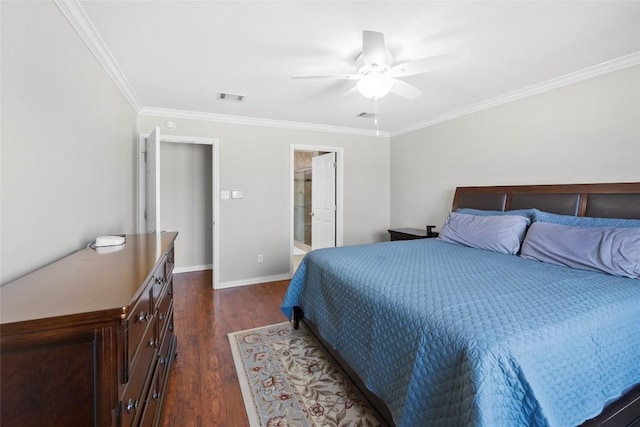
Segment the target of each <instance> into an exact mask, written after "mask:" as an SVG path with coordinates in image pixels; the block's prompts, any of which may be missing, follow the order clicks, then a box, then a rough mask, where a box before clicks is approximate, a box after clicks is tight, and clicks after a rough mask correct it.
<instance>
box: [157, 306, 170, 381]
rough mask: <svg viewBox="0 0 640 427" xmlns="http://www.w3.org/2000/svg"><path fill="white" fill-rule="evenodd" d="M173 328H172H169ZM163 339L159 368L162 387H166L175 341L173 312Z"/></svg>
mask: <svg viewBox="0 0 640 427" xmlns="http://www.w3.org/2000/svg"><path fill="white" fill-rule="evenodd" d="M169 326H171V327H169ZM164 332H165V333H164V336H163V338H162V347H160V353H159V355H158V367H157V368H156V369H157V370H158V371H159V375H160V377H159V379H160V386H161V387H162V386H164V382H165V378H166V376H167V374H168V372H169V364H170V362H171V357H173V355H172V354H171V351H172V348H171V346H172V339H173V310H171V312H170V313H169V316H168V318H167V329H166V330H165V331H164Z"/></svg>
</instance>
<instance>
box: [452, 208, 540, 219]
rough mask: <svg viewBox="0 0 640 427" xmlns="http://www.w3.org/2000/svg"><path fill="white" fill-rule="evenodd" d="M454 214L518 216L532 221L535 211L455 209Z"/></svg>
mask: <svg viewBox="0 0 640 427" xmlns="http://www.w3.org/2000/svg"><path fill="white" fill-rule="evenodd" d="M456 212H457V213H461V214H466V215H478V216H496V215H520V216H523V217H525V218H529V219H530V220H533V215H534V213H535V209H514V210H512V211H488V210H483V209H473V208H458V209H456Z"/></svg>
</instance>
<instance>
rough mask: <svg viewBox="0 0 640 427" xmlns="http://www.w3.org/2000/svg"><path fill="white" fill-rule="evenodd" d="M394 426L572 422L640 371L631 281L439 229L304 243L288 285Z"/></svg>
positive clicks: (638, 322)
mask: <svg viewBox="0 0 640 427" xmlns="http://www.w3.org/2000/svg"><path fill="white" fill-rule="evenodd" d="M295 305H298V306H300V307H301V308H302V309H303V310H304V314H305V317H307V318H308V319H310V320H311V321H312V322H313V323H315V325H316V326H317V327H318V329H319V331H320V333H321V334H322V336H323V337H324V338H325V339H326V340H327V341H328V342H329V343H330V344H331V345H332V346H333V347H334V348H335V349H336V350H337V351H338V352H340V354H341V355H342V356H343V357H344V358H345V360H346V361H347V362H348V363H349V365H350V366H351V367H352V368H354V369H355V371H356V372H357V373H358V375H359V376H360V378H362V379H363V381H364V383H365V385H366V386H367V387H368V388H369V389H370V390H371V391H373V392H374V393H375V394H376V395H378V396H379V397H380V398H381V399H382V400H383V401H384V402H385V403H386V404H387V406H388V407H389V409H390V410H391V413H392V415H393V419H394V422H395V423H396V425H397V426H399V427H405V426H406V427H408V426H487V427H499V426H509V427H514V426H575V425H578V424H580V423H582V422H584V421H586V420H587V419H590V418H593V417H594V416H596V415H598V414H599V413H600V412H601V411H602V409H603V407H604V406H605V404H606V403H608V402H610V401H612V400H614V399H616V398H618V397H619V396H621V395H622V394H623V393H624V392H625V391H627V390H629V389H630V388H632V387H633V386H634V385H636V384H640V281H639V280H637V279H628V278H621V277H614V276H610V275H607V274H604V273H597V272H589V271H580V270H574V269H570V268H566V267H561V266H557V265H552V264H546V263H542V262H538V261H531V260H526V259H522V258H520V257H518V256H514V255H505V254H499V253H495V252H490V251H486V250H480V249H473V248H468V247H463V246H459V245H455V244H449V243H444V242H441V241H439V240H437V239H425V240H413V241H400V242H386V243H378V244H373V245H364V246H350V247H341V248H332V249H321V250H317V251H312V252H311V253H309V254H308V255H307V256H306V257H305V258H304V260H303V262H302V264H301V265H300V267H299V269H298V270H297V272H296V274H295V275H294V277H293V278H292V280H291V284H290V286H289V289H288V291H287V294H286V295H285V298H284V301H283V304H282V308H283V312H284V313H285V314H286V315H287V316H290V314H291V308H292V307H293V306H295Z"/></svg>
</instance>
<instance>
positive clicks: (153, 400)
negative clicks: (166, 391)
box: [138, 370, 161, 427]
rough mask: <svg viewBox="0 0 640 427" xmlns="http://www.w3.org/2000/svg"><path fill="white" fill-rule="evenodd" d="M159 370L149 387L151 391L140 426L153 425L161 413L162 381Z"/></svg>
mask: <svg viewBox="0 0 640 427" xmlns="http://www.w3.org/2000/svg"><path fill="white" fill-rule="evenodd" d="M158 376H159V372H158V370H156V372H155V373H154V375H153V380H152V381H151V387H149V391H148V393H147V398H146V401H145V404H144V411H143V412H142V418H141V419H140V422H139V423H138V425H139V426H140V427H151V426H153V425H154V421H155V419H156V415H159V414H158V413H157V412H158V404H159V403H160V393H161V391H160V383H159V382H158V379H159V377H158Z"/></svg>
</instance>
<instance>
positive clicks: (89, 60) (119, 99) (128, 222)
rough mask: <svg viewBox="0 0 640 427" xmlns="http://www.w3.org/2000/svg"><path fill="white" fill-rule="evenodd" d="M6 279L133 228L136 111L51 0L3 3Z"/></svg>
mask: <svg viewBox="0 0 640 427" xmlns="http://www.w3.org/2000/svg"><path fill="white" fill-rule="evenodd" d="M0 8H1V10H0V14H1V19H2V29H1V31H2V35H1V38H2V46H1V49H2V50H1V54H2V68H1V81H0V85H1V88H0V90H1V93H2V101H1V102H2V105H1V111H2V118H1V127H2V130H1V138H2V147H1V149H0V155H1V160H0V166H1V172H0V176H1V184H0V185H1V187H0V189H1V196H0V204H1V208H0V209H1V215H0V216H1V219H0V227H1V231H0V234H1V237H0V243H1V246H2V249H1V266H2V271H1V273H0V277H1V278H0V280H1V282H2V283H3V284H4V283H6V282H8V281H10V280H12V279H15V278H17V277H19V276H21V275H24V274H26V273H28V272H30V271H33V270H35V269H37V268H39V267H42V266H43V265H45V264H48V263H50V262H52V261H54V260H56V259H59V258H61V257H63V256H65V255H67V254H69V253H71V252H74V251H76V250H78V249H80V248H82V247H84V246H85V245H86V244H87V243H89V242H90V241H91V240H93V239H94V238H95V236H96V235H101V234H111V233H123V232H132V231H134V206H135V204H134V202H135V175H134V172H135V160H134V155H135V150H134V147H135V145H134V142H135V135H136V113H135V112H134V111H133V110H132V109H131V107H130V106H129V104H128V103H127V102H126V101H125V99H124V97H123V96H122V95H121V93H120V92H119V90H118V89H117V88H116V86H115V85H114V84H113V82H112V81H111V79H110V78H109V77H108V76H107V74H106V73H105V71H104V70H103V69H102V68H101V67H100V65H99V63H98V61H97V60H96V58H95V57H94V56H93V54H92V53H91V52H90V51H89V49H88V48H87V46H86V45H85V44H84V43H83V41H82V40H81V39H80V37H79V36H78V35H77V33H76V32H75V30H74V29H73V28H72V27H71V25H70V24H69V22H68V21H67V20H66V18H65V17H64V16H63V15H62V13H61V12H60V11H59V9H58V8H57V7H56V6H55V4H54V3H53V2H8V1H2V2H0Z"/></svg>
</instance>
